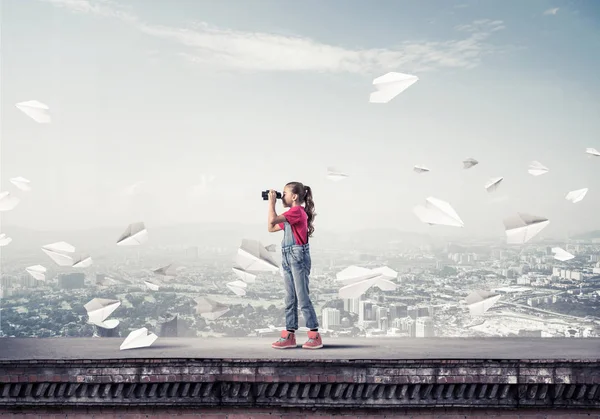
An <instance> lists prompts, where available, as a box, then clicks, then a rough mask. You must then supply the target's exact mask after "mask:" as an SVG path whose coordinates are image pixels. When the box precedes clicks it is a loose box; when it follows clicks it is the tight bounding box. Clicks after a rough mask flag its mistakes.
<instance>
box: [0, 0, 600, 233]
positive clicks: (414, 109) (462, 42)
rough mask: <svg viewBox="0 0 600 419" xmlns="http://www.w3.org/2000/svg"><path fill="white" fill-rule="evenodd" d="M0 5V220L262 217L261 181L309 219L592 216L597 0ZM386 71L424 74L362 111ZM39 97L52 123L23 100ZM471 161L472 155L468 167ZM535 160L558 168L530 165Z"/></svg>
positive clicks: (570, 226)
mask: <svg viewBox="0 0 600 419" xmlns="http://www.w3.org/2000/svg"><path fill="white" fill-rule="evenodd" d="M1 3H2V22H1V23H2V51H1V54H2V56H1V58H2V63H1V64H2V67H1V71H2V73H1V82H2V86H1V87H2V97H1V100H2V102H1V105H2V111H1V130H2V132H1V134H2V137H1V153H2V154H1V176H2V179H1V182H2V185H1V186H2V190H10V191H12V192H13V193H15V194H17V195H18V196H20V197H22V198H23V200H22V202H21V203H20V204H19V206H17V207H16V208H15V209H14V210H13V211H11V212H4V213H2V222H3V224H12V225H19V226H27V227H32V228H36V229H65V228H69V229H71V228H73V229H79V228H85V227H96V226H113V225H123V226H126V225H127V224H129V223H130V222H134V221H138V220H142V221H145V222H146V223H147V226H148V227H149V228H150V226H151V225H158V224H161V225H167V224H174V223H180V222H193V221H199V220H214V221H217V222H224V221H225V222H226V221H229V220H232V221H236V222H248V223H250V224H252V223H256V222H262V221H263V220H264V221H265V222H266V219H267V204H266V202H264V201H262V200H261V198H260V195H259V193H260V191H261V190H263V189H265V188H270V187H272V188H276V189H278V190H281V188H282V187H283V185H284V184H285V183H286V182H288V181H292V180H299V181H302V182H305V183H306V184H308V185H310V186H312V188H313V190H314V195H315V202H316V210H317V213H318V216H317V224H316V226H317V228H318V226H323V227H324V228H325V226H326V227H327V228H328V229H330V230H339V229H344V228H348V229H357V228H363V227H386V226H390V227H394V228H399V229H402V230H408V231H428V230H429V229H430V227H429V226H427V225H422V224H420V222H419V221H418V219H417V218H416V217H415V216H414V215H413V213H412V208H413V207H414V206H415V205H417V204H421V203H423V202H424V199H425V198H426V197H428V196H434V197H437V198H440V199H443V200H446V201H448V202H449V203H450V204H451V205H453V206H454V208H455V209H456V211H457V212H458V213H459V214H460V216H461V217H462V219H463V221H464V222H465V228H464V231H465V233H466V234H467V233H468V234H470V233H473V234H474V233H490V234H498V235H499V236H502V235H503V230H504V228H503V225H502V219H503V218H504V217H506V216H509V215H511V214H513V213H515V212H517V211H521V212H526V213H530V214H534V215H541V216H546V217H548V218H550V220H551V225H550V226H549V227H548V228H547V230H546V231H545V233H546V234H562V233H563V232H566V231H568V230H570V231H572V232H575V231H581V230H588V229H593V228H600V220H599V219H598V217H597V216H596V214H598V210H599V208H600V206H599V205H600V158H588V157H587V155H586V154H585V148H586V147H596V148H598V149H600V117H599V115H600V102H599V99H598V98H599V97H600V79H599V78H598V76H597V72H598V68H599V67H600V55H599V54H598V51H600V2H597V1H595V0H588V1H561V0H555V1H543V0H528V1H523V0H497V1H491V0H489V1H484V0H480V1H475V0H459V1H456V2H452V1H446V0H436V1H434V0H419V1H416V0H415V1H401V0H389V1H385V0H380V1H377V2H376V3H377V4H374V3H375V2H372V1H367V0H363V1H356V0H351V1H348V0H344V1H341V0H328V1H327V2H324V1H316V0H311V1H303V2H295V1H280V0H272V1H267V0H253V1H238V0H219V1H208V0H207V1H202V0H169V1H166V0H164V1H158V0H155V1H149V0H2V2H1ZM556 8H558V10H552V9H556ZM389 71H398V72H405V73H410V74H415V75H417V76H419V78H420V80H419V81H418V82H417V83H416V84H414V85H413V86H411V87H410V88H409V89H408V90H406V91H405V92H403V93H402V94H401V95H399V96H398V97H396V98H395V99H393V100H392V101H391V102H389V103H387V104H370V103H369V101H368V97H369V93H370V92H371V91H372V90H373V88H372V80H373V78H375V77H378V76H380V75H382V74H385V73H387V72H389ZM33 99H35V100H39V101H41V102H43V103H46V104H47V105H48V106H50V108H51V113H52V117H53V122H52V123H51V124H37V123H35V122H34V121H33V120H31V119H29V118H28V117H27V116H26V115H24V114H23V113H21V112H20V111H19V110H18V109H17V108H16V107H15V106H14V105H15V103H17V102H21V101H26V100H33ZM468 157H474V158H476V159H477V160H479V161H480V164H479V165H478V166H475V167H474V168H472V169H470V170H463V169H462V160H464V159H466V158H468ZM531 160H539V161H540V162H542V163H543V164H545V165H546V166H548V167H549V168H550V172H549V173H548V174H546V175H543V176H540V177H533V176H531V175H529V174H528V173H527V166H528V163H529V162H530V161H531ZM415 164H423V165H425V166H427V167H429V168H430V169H431V170H432V171H431V172H430V173H427V174H420V175H419V174H417V173H414V172H413V171H412V167H413V166H414V165H415ZM327 166H335V167H337V168H339V169H340V170H342V171H345V172H346V173H348V174H349V175H350V177H349V178H348V179H346V180H344V181H342V182H339V183H334V182H331V181H329V180H327V178H326V168H327ZM203 174H204V175H207V176H208V175H214V176H215V179H214V181H212V182H211V183H210V184H209V186H208V188H207V190H206V191H205V192H203V193H200V194H196V195H193V194H192V196H190V193H189V192H190V188H193V187H194V186H195V185H200V184H201V183H202V175H203ZM16 176H23V177H25V178H28V179H30V180H31V182H32V187H33V191H31V192H29V193H24V192H19V191H18V190H17V189H16V188H15V187H14V186H13V185H12V184H11V183H10V182H9V178H11V177H16ZM494 176H504V178H505V180H504V182H503V184H502V185H501V187H500V188H499V189H498V191H497V192H495V193H494V194H488V193H487V192H486V191H485V189H484V184H485V183H486V181H487V180H488V179H489V178H490V177H494ZM142 180H143V181H146V183H145V188H146V190H144V189H143V188H142V189H141V194H140V195H138V196H137V197H135V196H134V197H131V196H128V195H126V194H124V193H123V191H124V190H125V189H126V188H127V187H129V186H131V185H133V184H134V183H136V182H138V181H142ZM583 187H589V188H590V192H589V193H588V195H587V197H586V198H585V199H584V200H583V201H582V202H580V203H578V204H572V203H570V202H568V201H566V200H565V199H564V197H565V195H566V193H567V192H568V191H570V190H574V189H580V188H583ZM196 190H202V187H197V188H196ZM503 196H507V197H508V199H507V200H505V201H503V202H496V203H492V202H491V200H492V199H493V198H498V197H503ZM278 210H279V211H281V207H279V206H278ZM434 228H436V227H434ZM441 229H445V230H446V231H448V229H452V228H451V227H441Z"/></svg>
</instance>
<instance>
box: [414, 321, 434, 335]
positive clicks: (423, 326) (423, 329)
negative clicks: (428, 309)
mask: <svg viewBox="0 0 600 419" xmlns="http://www.w3.org/2000/svg"><path fill="white" fill-rule="evenodd" d="M415 334H416V337H418V338H432V337H434V336H435V329H434V327H433V319H432V318H431V317H419V318H418V319H417V321H416V330H415Z"/></svg>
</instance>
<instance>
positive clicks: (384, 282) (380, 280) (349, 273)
mask: <svg viewBox="0 0 600 419" xmlns="http://www.w3.org/2000/svg"><path fill="white" fill-rule="evenodd" d="M397 276H398V272H396V271H394V270H393V269H390V268H388V267H387V266H382V267H379V268H375V269H368V268H363V267H360V266H355V265H352V266H349V267H347V268H346V269H344V270H342V271H340V272H338V273H337V274H336V281H337V282H341V283H342V284H343V285H344V286H343V287H341V288H340V289H339V291H338V296H339V298H359V297H360V296H361V295H362V294H364V293H365V292H366V291H367V290H368V289H369V288H371V287H373V286H377V287H379V288H380V289H381V290H383V291H394V290H395V289H396V288H397V285H396V284H395V283H393V282H392V281H390V279H394V278H397Z"/></svg>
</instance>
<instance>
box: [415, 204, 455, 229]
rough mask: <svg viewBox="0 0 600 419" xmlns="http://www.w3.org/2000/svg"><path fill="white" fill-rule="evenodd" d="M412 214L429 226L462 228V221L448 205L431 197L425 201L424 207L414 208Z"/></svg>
mask: <svg viewBox="0 0 600 419" xmlns="http://www.w3.org/2000/svg"><path fill="white" fill-rule="evenodd" d="M413 212H414V213H415V215H416V216H417V217H418V218H419V220H421V222H423V223H426V224H429V225H446V226H451V227H464V223H463V221H462V220H461V219H460V217H459V216H458V214H457V213H456V211H454V208H452V206H451V205H450V204H449V203H447V202H446V201H442V200H441V199H437V198H434V197H432V196H430V197H429V198H427V199H426V200H425V205H424V206H423V205H417V206H416V207H414V208H413Z"/></svg>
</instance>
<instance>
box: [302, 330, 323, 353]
mask: <svg viewBox="0 0 600 419" xmlns="http://www.w3.org/2000/svg"><path fill="white" fill-rule="evenodd" d="M302 347H303V348H304V349H319V348H322V347H323V341H322V340H321V335H320V334H319V332H311V331H309V332H308V340H307V341H306V343H305V344H304V345H302Z"/></svg>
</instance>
